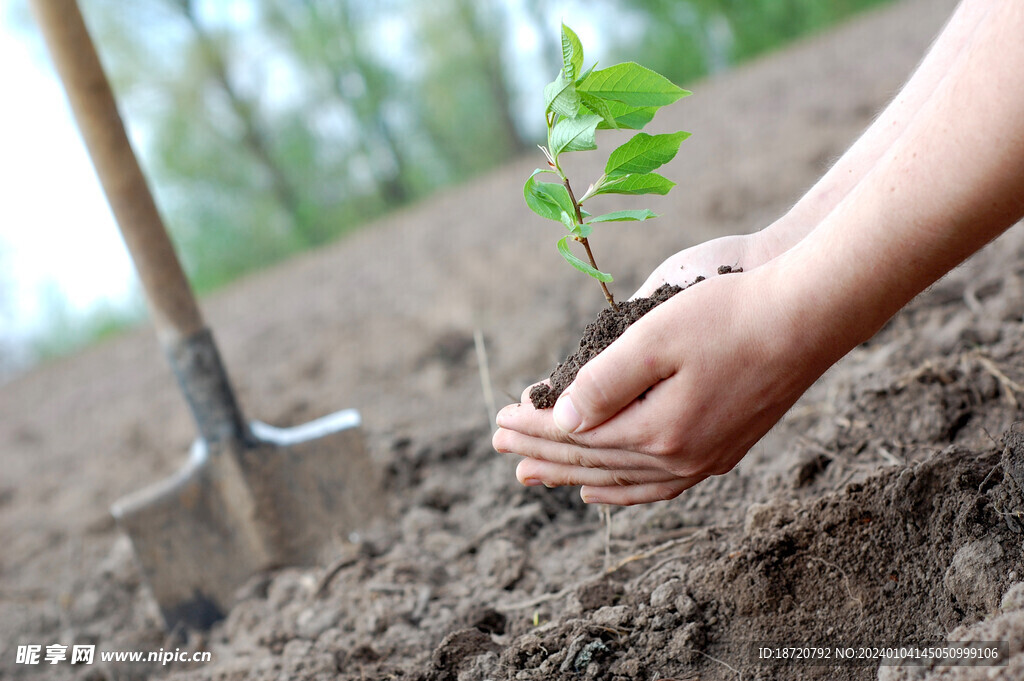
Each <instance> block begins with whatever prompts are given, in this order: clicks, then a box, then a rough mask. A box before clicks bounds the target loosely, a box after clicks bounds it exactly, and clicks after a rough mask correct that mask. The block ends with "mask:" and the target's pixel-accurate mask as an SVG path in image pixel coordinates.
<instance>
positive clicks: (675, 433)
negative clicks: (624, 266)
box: [493, 242, 845, 505]
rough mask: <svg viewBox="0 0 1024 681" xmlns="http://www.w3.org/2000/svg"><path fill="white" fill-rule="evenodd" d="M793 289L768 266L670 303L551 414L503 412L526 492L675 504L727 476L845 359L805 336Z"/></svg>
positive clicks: (523, 407) (592, 368)
mask: <svg viewBox="0 0 1024 681" xmlns="http://www.w3.org/2000/svg"><path fill="white" fill-rule="evenodd" d="M726 243H728V242H726ZM726 243H723V245H726ZM709 257H712V256H710V255H709ZM670 260H671V259H670ZM667 262H669V261H667ZM710 262H714V260H711V261H710ZM716 267H717V265H716ZM670 272H671V270H670ZM652 276H653V275H652ZM789 290H792V287H789V288H787V284H786V281H785V277H783V276H782V273H781V268H779V267H771V266H763V267H760V268H757V269H755V270H753V271H750V272H746V271H745V272H743V273H741V274H731V275H729V276H720V277H714V278H711V279H709V280H708V281H705V282H702V283H701V284H700V285H699V286H695V287H693V288H690V289H688V290H687V291H685V292H683V293H681V294H679V295H676V296H674V297H673V298H672V299H670V300H668V301H667V302H665V303H663V304H662V305H660V306H658V307H657V308H655V309H654V310H652V311H651V312H650V313H648V314H647V315H645V316H644V317H643V318H642V319H640V320H639V321H637V322H636V323H635V324H633V325H632V326H631V327H630V328H629V329H627V330H626V332H625V333H624V334H623V335H622V337H620V338H619V339H618V340H616V341H615V342H614V343H613V344H612V345H611V346H609V347H608V348H607V349H606V350H605V351H604V352H602V353H601V354H600V355H598V356H597V357H595V358H594V359H592V360H591V361H590V362H589V363H588V364H587V365H585V366H584V367H583V369H582V370H581V371H580V373H579V375H578V376H577V378H576V380H575V381H574V382H573V384H572V385H571V386H570V387H569V388H568V390H567V391H566V392H565V393H563V395H562V396H561V397H560V398H559V400H558V402H557V403H556V404H555V406H554V408H553V409H545V410H537V409H534V408H533V407H532V405H531V404H530V403H529V400H528V399H526V398H525V397H524V399H523V402H522V403H520V404H513V405H509V406H508V407H505V408H504V409H503V410H502V411H501V412H500V413H499V414H498V419H497V421H498V426H499V429H498V431H497V432H496V433H495V435H494V439H493V444H494V447H495V449H497V450H498V451H500V452H509V453H515V454H517V455H519V456H523V457H524V459H523V460H522V461H521V462H520V463H519V465H518V467H517V470H516V475H517V477H518V478H519V480H520V481H521V482H522V483H523V484H526V485H540V484H543V485H547V486H549V487H557V486H563V485H582V490H581V495H582V497H583V499H584V500H585V501H587V502H600V503H609V504H622V505H629V504H637V503H647V502H652V501H659V500H664V499H671V498H674V497H676V496H678V495H679V494H680V493H681V492H683V491H684V490H686V489H687V488H689V487H691V486H692V485H694V484H696V483H698V482H700V481H701V480H703V479H705V478H707V477H708V476H711V475H719V474H723V473H726V472H728V471H729V470H731V469H732V468H733V467H734V466H735V465H736V463H738V462H739V460H740V459H741V458H742V457H743V456H744V455H745V454H746V453H747V451H748V450H749V449H750V448H751V447H752V446H753V445H754V444H755V443H756V442H757V441H758V440H759V439H760V438H761V437H762V436H763V435H764V434H765V433H766V432H768V430H769V429H771V427H772V426H773V425H774V424H775V423H776V422H777V421H778V420H779V419H780V418H781V417H782V416H783V415H784V414H785V412H786V411H787V410H788V409H789V407H790V406H791V405H792V404H793V403H794V402H795V401H796V400H797V399H798V398H799V396H800V395H801V394H802V393H803V392H804V391H805V390H806V389H807V388H808V387H809V386H810V385H811V383H813V382H814V380H815V379H816V378H817V377H818V376H820V375H821V373H823V372H824V370H825V369H826V368H827V367H828V366H829V365H831V363H832V362H833V361H835V359H838V356H841V354H843V352H845V350H840V351H839V355H838V356H837V355H836V354H835V353H836V349H835V348H833V347H830V346H829V345H828V343H822V342H820V341H821V338H819V337H817V336H815V334H814V333H813V331H808V329H807V328H806V327H805V326H804V325H803V323H802V322H804V321H805V319H804V315H803V311H802V310H800V309H799V308H800V305H799V304H793V303H791V302H790V301H791V300H795V298H796V297H795V296H793V295H789V294H788V293H787V291H789ZM527 392H528V391H527ZM641 396H642V398H641Z"/></svg>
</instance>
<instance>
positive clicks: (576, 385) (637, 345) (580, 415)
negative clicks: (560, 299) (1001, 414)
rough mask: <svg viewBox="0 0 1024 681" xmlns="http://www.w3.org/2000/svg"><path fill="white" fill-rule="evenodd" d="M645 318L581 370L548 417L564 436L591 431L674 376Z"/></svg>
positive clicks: (648, 316) (662, 349) (650, 325)
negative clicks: (660, 382) (647, 391)
mask: <svg viewBox="0 0 1024 681" xmlns="http://www.w3.org/2000/svg"><path fill="white" fill-rule="evenodd" d="M650 317H651V314H648V315H647V317H645V318H644V319H641V320H640V321H638V322H636V323H635V324H633V325H632V326H631V327H629V328H628V329H626V332H625V333H623V334H622V336H620V337H619V338H618V339H617V340H616V341H615V342H613V343H612V344H611V345H609V346H608V347H607V348H606V349H605V350H603V351H602V352H601V353H600V354H599V355H597V356H596V357H594V358H593V359H591V360H590V361H589V362H587V363H586V364H585V365H583V367H582V368H581V369H580V370H579V373H578V374H577V375H576V379H575V380H574V381H573V382H572V384H571V385H570V386H569V387H568V388H566V390H565V392H563V393H562V394H561V395H560V396H559V398H558V401H557V402H555V407H554V409H553V410H552V417H553V419H554V421H555V425H556V426H558V428H559V429H560V430H562V431H564V432H566V433H580V432H583V431H585V430H590V429H591V428H595V427H597V426H599V425H601V424H602V423H604V422H605V421H607V420H608V419H610V418H612V417H613V416H615V415H616V414H618V413H619V412H620V411H621V410H622V409H624V408H625V407H627V406H628V405H629V404H630V403H631V402H633V400H635V399H636V398H637V397H639V396H640V395H642V394H643V393H644V392H645V391H646V390H647V389H648V388H650V387H651V386H653V385H654V384H656V383H658V382H659V381H662V380H664V379H666V378H668V377H669V376H671V375H672V373H673V369H672V368H671V366H670V365H669V362H668V357H666V356H665V353H664V344H662V343H659V342H657V336H658V335H659V334H657V333H654V332H653V329H652V326H656V325H652V324H649V323H648V324H645V323H644V322H648V321H653V320H649V319H648V318H650Z"/></svg>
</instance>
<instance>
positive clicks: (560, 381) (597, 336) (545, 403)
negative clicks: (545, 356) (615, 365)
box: [530, 282, 696, 409]
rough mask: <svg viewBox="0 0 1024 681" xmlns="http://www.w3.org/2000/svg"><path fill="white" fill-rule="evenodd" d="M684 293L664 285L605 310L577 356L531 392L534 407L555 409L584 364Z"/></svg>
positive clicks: (586, 334) (585, 332)
mask: <svg viewBox="0 0 1024 681" xmlns="http://www.w3.org/2000/svg"><path fill="white" fill-rule="evenodd" d="M694 283H696V282H694ZM682 290H683V289H682V288H681V287H679V286H673V285H670V284H663V285H662V286H660V287H659V288H658V290H657V291H655V292H654V294H653V295H651V296H649V297H646V298H635V299H632V300H626V301H622V302H619V303H617V304H616V309H612V308H610V307H609V308H605V309H603V310H601V311H600V312H599V313H598V314H597V318H596V319H595V320H594V321H592V322H590V323H589V324H587V326H586V328H585V329H583V336H582V338H580V343H579V347H578V348H577V349H576V352H574V353H572V354H571V355H569V356H568V357H566V358H565V361H564V362H562V363H561V364H559V365H558V366H557V367H555V370H554V371H552V372H551V376H550V377H549V379H548V381H547V382H546V383H538V384H537V385H535V386H533V388H532V389H531V390H530V402H532V403H533V406H534V407H535V408H537V409H548V408H550V407H553V406H555V400H557V399H558V396H559V395H561V394H562V392H563V391H564V390H565V389H566V388H568V387H569V384H570V383H572V382H573V380H574V379H575V378H576V374H577V373H579V370H580V369H581V368H582V367H583V365H584V364H586V363H587V362H589V361H590V360H592V359H593V358H594V357H596V356H597V355H598V353H600V352H601V351H602V350H604V349H605V348H607V347H608V346H609V345H611V344H612V342H614V341H615V340H616V339H617V338H618V337H619V336H621V335H622V334H623V333H625V331H626V329H628V328H629V327H630V326H632V325H633V322H635V321H637V320H638V319H640V318H641V317H643V316H644V315H645V314H647V313H648V312H650V311H651V310H653V309H654V308H656V307H657V306H658V305H661V304H662V303H664V302H665V301H666V300H668V299H669V298H671V297H672V296H674V295H675V294H677V293H679V292H680V291H682Z"/></svg>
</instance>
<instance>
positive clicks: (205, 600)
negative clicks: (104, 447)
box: [32, 0, 384, 629]
mask: <svg viewBox="0 0 1024 681" xmlns="http://www.w3.org/2000/svg"><path fill="white" fill-rule="evenodd" d="M32 5H33V10H34V13H35V15H36V17H37V19H38V21H39V24H40V26H41V27H42V29H43V34H44V36H45V38H46V43H47V46H48V48H49V51H50V53H51V56H52V57H53V61H54V64H55V65H56V68H57V72H58V73H59V74H60V78H61V80H62V81H63V83H64V88H65V90H66V92H67V96H68V99H69V101H70V103H71V108H72V110H73V112H74V115H75V119H76V121H77V123H78V127H79V129H80V131H81V134H82V137H83V139H84V140H85V143H86V146H87V147H88V149H89V154H90V156H91V158H92V161H93V165H94V166H95V168H96V173H97V175H98V176H99V178H100V182H101V184H102V185H103V189H104V192H105V193H106V196H107V200H108V201H109V202H110V206H111V208H112V210H113V213H114V216H115V217H116V219H117V222H118V225H119V227H120V229H121V234H122V236H123V237H124V240H125V243H126V244H127V246H128V250H129V252H130V253H131V256H132V259H133V261H134V262H135V267H136V269H137V271H138V274H139V278H140V279H141V281H142V286H143V289H144V290H145V293H146V300H147V303H148V305H149V309H150V312H151V316H152V318H153V323H154V325H155V327H156V331H157V337H158V340H159V341H160V345H161V346H162V347H163V349H164V352H165V353H166V355H167V359H168V360H169V362H170V365H171V369H172V371H173V373H174V375H175V376H176V378H177V380H178V383H179V384H180V387H181V389H182V391H183V393H184V395H185V399H186V400H187V402H188V405H189V408H190V409H191V412H192V416H193V417H194V420H195V423H196V426H197V429H198V431H199V436H198V439H197V440H196V442H195V443H194V444H193V446H192V450H191V455H190V457H189V460H188V463H187V464H186V465H185V466H184V467H183V468H182V470H181V471H179V472H178V473H177V474H176V475H174V476H173V477H171V478H169V479H167V480H164V481H162V482H159V483H157V484H155V485H153V486H151V487H149V488H147V489H144V490H142V491H140V492H137V493H135V494H133V495H131V496H128V497H126V498H123V499H121V500H119V501H117V502H116V503H115V504H114V506H113V507H112V508H111V512H112V513H113V515H114V517H115V518H116V519H117V522H118V524H119V525H120V527H121V528H123V529H124V531H125V532H126V533H127V534H128V536H129V537H130V539H131V542H132V545H133V547H134V550H135V555H136V557H137V558H138V562H139V564H140V566H141V568H142V574H143V577H144V579H145V581H146V583H147V584H148V585H149V587H150V589H151V590H152V592H153V595H154V596H155V598H156V601H157V603H158V604H159V606H160V610H161V612H162V614H163V617H164V620H165V623H166V625H167V627H168V628H174V627H176V626H182V625H183V626H187V627H191V628H200V629H205V628H208V627H209V626H210V625H211V624H213V623H214V622H216V621H217V620H219V619H221V618H223V617H224V616H225V614H226V613H227V611H228V609H229V608H230V607H231V605H232V603H233V600H234V597H235V592H236V591H237V589H238V587H239V586H241V585H242V584H243V583H244V582H245V581H246V580H247V579H249V578H250V577H251V576H252V575H253V574H254V573H257V572H259V571H262V570H266V569H268V568H274V567H279V566H284V565H301V564H312V563H315V562H316V561H317V560H318V558H320V553H321V551H322V550H323V549H324V548H325V547H326V546H327V545H328V544H330V543H331V542H332V541H334V540H337V539H339V538H344V537H347V536H348V535H349V533H351V532H353V531H355V530H356V529H358V528H361V527H364V526H365V525H366V524H367V523H368V522H369V521H370V520H371V519H372V518H374V517H379V516H381V515H383V510H384V509H383V496H382V494H381V493H380V485H379V476H378V474H377V471H376V470H375V467H374V466H373V464H372V462H371V460H370V457H369V455H368V454H367V452H366V449H365V447H364V444H363V437H362V433H361V430H360V428H359V426H360V418H359V413H358V412H357V411H355V410H351V409H350V410H346V411H341V412H337V413H335V414H331V415H329V416H325V417H323V418H321V419H318V420H316V421H313V422H311V423H307V424H305V425H302V426H298V427H294V428H274V427H271V426H268V425H266V424H263V423H260V422H258V421H253V422H252V423H246V422H245V421H244V419H243V417H242V412H241V410H240V409H239V406H238V403H237V401H236V400H235V396H234V393H233V391H232V389H231V384H230V382H229V380H228V376H227V373H226V371H225V368H224V365H223V363H222V361H221V358H220V354H219V353H218V351H217V347H216V345H215V344H214V340H213V336H212V334H211V332H210V330H209V329H208V328H207V327H206V325H205V323H204V322H203V319H202V316H201V314H200V311H199V307H198V306H197V304H196V301H195V298H194V297H193V295H192V291H191V289H190V287H189V284H188V280H187V279H186V278H185V275H184V273H183V271H182V268H181V265H180V264H179V262H178V259H177V257H176V256H175V252H174V248H173V246H172V244H171V241H170V239H169V238H168V236H167V232H166V230H165V229H164V226H163V222H162V221H161V219H160V215H159V213H158V211H157V208H156V205H155V203H154V201H153V198H152V196H151V194H150V192H149V188H148V186H147V184H146V180H145V178H144V176H143V174H142V171H141V170H140V168H139V165H138V162H137V160H136V158H135V155H134V154H133V152H132V148H131V145H130V143H129V141H128V137H127V135H126V134H125V130H124V125H123V124H122V121H121V117H120V115H119V114H118V111H117V106H116V103H115V101H114V97H113V93H112V92H111V89H110V85H109V83H108V82H107V79H106V76H105V75H104V73H103V68H102V66H101V64H100V61H99V58H98V57H97V55H96V51H95V48H94V47H93V44H92V41H91V40H90V38H89V34H88V32H87V30H86V27H85V23H84V21H83V19H82V15H81V13H80V11H79V9H78V6H77V5H76V3H75V2H74V0H33V2H32Z"/></svg>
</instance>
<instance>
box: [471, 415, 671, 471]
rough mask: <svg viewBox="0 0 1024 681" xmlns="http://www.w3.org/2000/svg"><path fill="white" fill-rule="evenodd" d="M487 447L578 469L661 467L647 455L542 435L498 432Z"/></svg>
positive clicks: (504, 452) (499, 430) (505, 430)
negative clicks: (581, 444) (585, 444)
mask: <svg viewBox="0 0 1024 681" xmlns="http://www.w3.org/2000/svg"><path fill="white" fill-rule="evenodd" d="M491 444H492V445H493V446H494V449H495V450H496V451H498V452H501V453H502V454H516V455H517V456H523V457H526V458H527V459H538V460H541V461H549V462H551V463H554V464H564V465H568V466H575V467H580V468H607V469H621V470H641V469H658V468H663V466H659V463H661V462H659V461H658V460H657V459H656V458H655V457H653V456H649V455H647V454H641V453H638V452H630V451H624V450H621V449H612V448H605V449H602V448H593V447H580V446H578V445H576V444H574V443H571V442H561V441H555V440H550V439H547V438H545V437H543V436H541V437H535V436H533V435H528V434H524V433H522V432H520V431H515V430H509V429H506V428H500V429H498V431H497V432H496V433H495V434H494V437H493V438H492V439H491ZM543 481H544V482H547V481H546V480H543ZM560 484H566V483H560ZM573 484H583V483H573Z"/></svg>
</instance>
